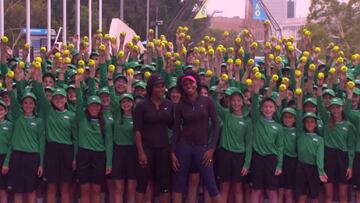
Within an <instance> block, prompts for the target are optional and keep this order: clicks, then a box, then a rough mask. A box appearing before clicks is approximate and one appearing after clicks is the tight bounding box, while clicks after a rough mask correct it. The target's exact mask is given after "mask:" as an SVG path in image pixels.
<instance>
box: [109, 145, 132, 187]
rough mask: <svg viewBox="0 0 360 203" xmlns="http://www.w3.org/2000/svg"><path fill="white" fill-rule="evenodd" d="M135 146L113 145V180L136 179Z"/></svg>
mask: <svg viewBox="0 0 360 203" xmlns="http://www.w3.org/2000/svg"><path fill="white" fill-rule="evenodd" d="M136 164H137V156H136V147H135V146H120V145H114V152H113V164H112V166H113V167H112V173H111V178H112V179H114V180H135V179H136Z"/></svg>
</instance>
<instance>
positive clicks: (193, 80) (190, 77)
mask: <svg viewBox="0 0 360 203" xmlns="http://www.w3.org/2000/svg"><path fill="white" fill-rule="evenodd" d="M185 80H191V81H192V82H196V80H195V78H194V77H193V76H191V75H187V76H185V77H183V78H182V79H181V84H183V83H184V82H185Z"/></svg>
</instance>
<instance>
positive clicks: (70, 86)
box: [66, 84, 75, 91]
mask: <svg viewBox="0 0 360 203" xmlns="http://www.w3.org/2000/svg"><path fill="white" fill-rule="evenodd" d="M70 88H73V89H75V85H74V84H70V85H68V86H67V87H66V91H68V90H69V89H70Z"/></svg>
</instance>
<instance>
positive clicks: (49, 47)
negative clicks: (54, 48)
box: [47, 0, 51, 51]
mask: <svg viewBox="0 0 360 203" xmlns="http://www.w3.org/2000/svg"><path fill="white" fill-rule="evenodd" d="M50 49H51V0H47V50H48V51H49V50H50Z"/></svg>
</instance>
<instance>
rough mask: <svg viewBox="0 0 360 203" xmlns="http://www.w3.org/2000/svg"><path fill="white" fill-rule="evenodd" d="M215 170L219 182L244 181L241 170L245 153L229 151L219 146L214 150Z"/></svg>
mask: <svg viewBox="0 0 360 203" xmlns="http://www.w3.org/2000/svg"><path fill="white" fill-rule="evenodd" d="M216 151H217V152H216V158H215V159H216V162H215V172H216V179H217V180H218V181H219V182H244V181H245V177H244V176H242V175H241V170H242V167H243V165H244V161H245V153H236V152H231V151H228V150H226V149H223V148H220V149H217V150H216Z"/></svg>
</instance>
